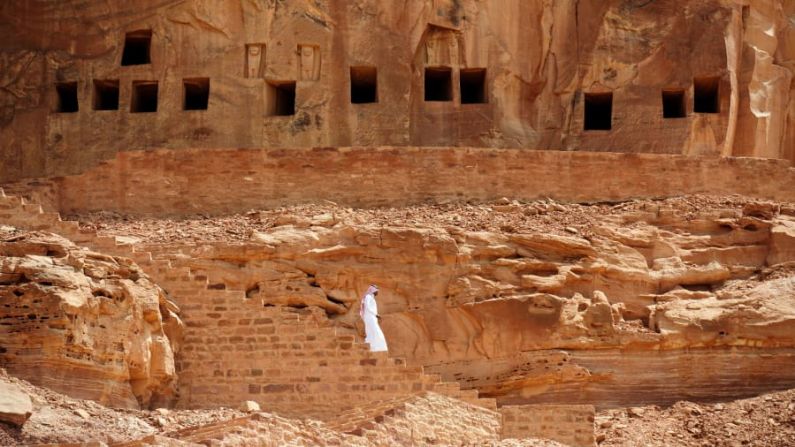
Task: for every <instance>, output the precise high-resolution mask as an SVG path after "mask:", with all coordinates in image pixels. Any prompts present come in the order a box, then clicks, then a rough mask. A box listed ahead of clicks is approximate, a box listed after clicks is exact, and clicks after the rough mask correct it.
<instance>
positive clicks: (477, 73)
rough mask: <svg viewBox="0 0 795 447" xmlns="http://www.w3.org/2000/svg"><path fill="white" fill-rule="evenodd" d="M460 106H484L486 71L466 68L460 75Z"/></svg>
mask: <svg viewBox="0 0 795 447" xmlns="http://www.w3.org/2000/svg"><path fill="white" fill-rule="evenodd" d="M460 82H461V104H485V103H487V102H488V100H487V98H486V69H485V68H467V69H462V70H461V73H460Z"/></svg>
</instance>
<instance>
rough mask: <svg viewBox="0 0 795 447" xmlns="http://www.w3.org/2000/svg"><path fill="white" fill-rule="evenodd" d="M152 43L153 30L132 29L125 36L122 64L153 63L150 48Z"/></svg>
mask: <svg viewBox="0 0 795 447" xmlns="http://www.w3.org/2000/svg"><path fill="white" fill-rule="evenodd" d="M151 44H152V30H149V29H146V30H138V31H130V32H129V33H127V34H126V35H125V36H124V51H122V54H121V64H122V65H143V64H148V63H151V60H150V59H149V49H150V47H151Z"/></svg>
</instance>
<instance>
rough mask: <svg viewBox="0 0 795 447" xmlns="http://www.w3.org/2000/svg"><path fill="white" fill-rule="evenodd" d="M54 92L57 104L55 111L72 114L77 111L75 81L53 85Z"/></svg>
mask: <svg viewBox="0 0 795 447" xmlns="http://www.w3.org/2000/svg"><path fill="white" fill-rule="evenodd" d="M55 91H56V92H57V93H58V104H57V106H56V108H55V111H56V112H58V113H74V112H77V110H78V104H77V81H75V82H58V83H56V84H55Z"/></svg>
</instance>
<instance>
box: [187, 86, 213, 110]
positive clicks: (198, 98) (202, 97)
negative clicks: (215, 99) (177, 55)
mask: <svg viewBox="0 0 795 447" xmlns="http://www.w3.org/2000/svg"><path fill="white" fill-rule="evenodd" d="M209 100H210V78H188V79H183V80H182V109H183V110H207V106H208V104H209Z"/></svg>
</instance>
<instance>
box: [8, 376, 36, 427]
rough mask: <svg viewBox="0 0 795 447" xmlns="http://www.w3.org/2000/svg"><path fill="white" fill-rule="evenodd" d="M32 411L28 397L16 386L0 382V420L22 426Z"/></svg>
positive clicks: (31, 404)
mask: <svg viewBox="0 0 795 447" xmlns="http://www.w3.org/2000/svg"><path fill="white" fill-rule="evenodd" d="M32 413H33V403H32V402H31V401H30V397H29V396H28V395H27V394H26V393H25V392H24V391H22V390H21V389H20V388H19V387H18V386H16V385H14V384H12V383H8V382H0V422H5V423H8V424H12V425H16V426H22V425H23V424H25V422H26V421H27V420H28V418H29V417H30V415H31V414H32Z"/></svg>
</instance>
